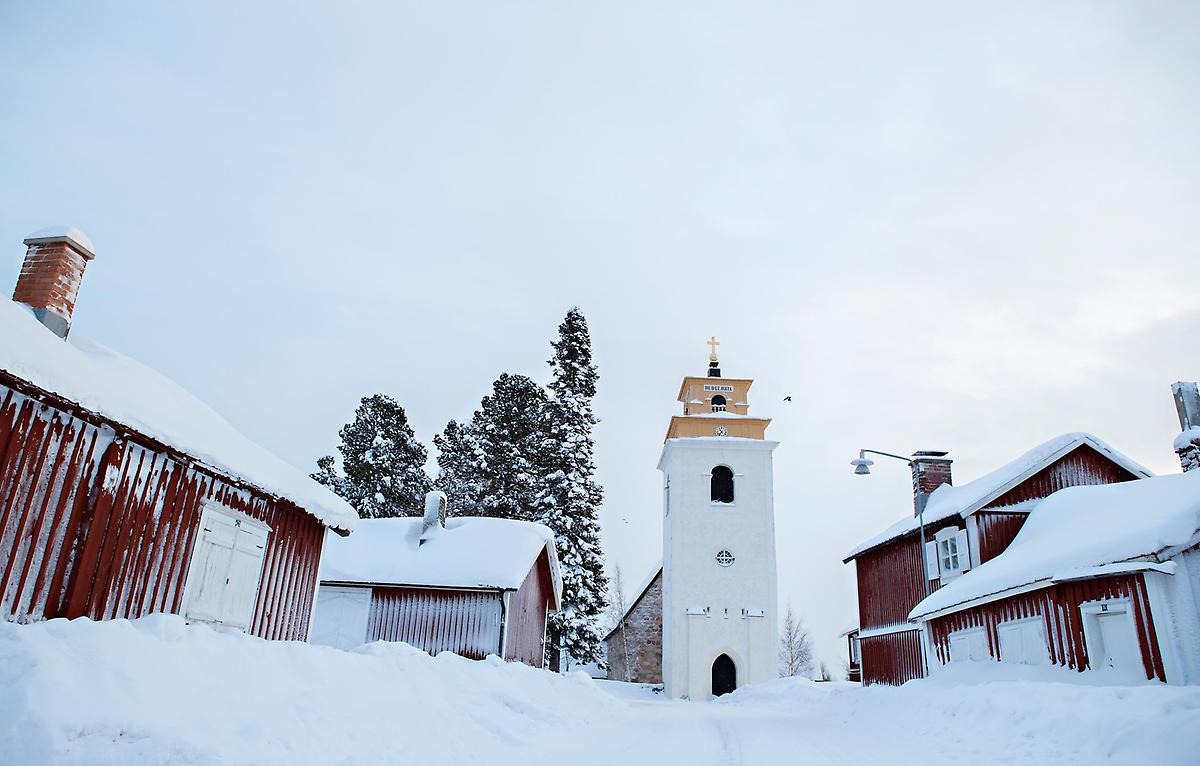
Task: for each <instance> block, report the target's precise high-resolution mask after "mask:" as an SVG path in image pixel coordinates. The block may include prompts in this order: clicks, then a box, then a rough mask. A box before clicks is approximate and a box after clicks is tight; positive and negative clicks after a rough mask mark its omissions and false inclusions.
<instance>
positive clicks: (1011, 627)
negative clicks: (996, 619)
mask: <svg viewBox="0 0 1200 766" xmlns="http://www.w3.org/2000/svg"><path fill="white" fill-rule="evenodd" d="M1030 627H1036V628H1037V636H1038V639H1037V645H1038V646H1040V648H1041V654H1040V655H1038V656H1039V659H1038V661H1037V662H1029V661H1028V660H1029V654H1028V652H1026V651H1025V649H1026V646H1025V639H1026V635H1027V633H1026V631H1027V629H1028V628H1030ZM1010 632H1015V633H1016V635H1017V637H1019V638H1020V640H1021V647H1022V651H1021V658H1020V660H1019V661H1018V660H1016V659H1013V658H1009V657H1006V656H1005V653H1004V636H1005V634H1006V633H1010ZM996 650H997V652H998V653H999V655H1000V657H999V659H1000V661H1001V662H1008V663H1015V664H1018V665H1049V664H1050V647H1049V645H1048V644H1047V643H1046V621H1045V620H1044V619H1043V618H1042V617H1041V616H1036V617H1022V618H1020V619H1017V620H1005V621H1004V622H1000V623H997V624H996Z"/></svg>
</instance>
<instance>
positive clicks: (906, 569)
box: [845, 433, 1150, 684]
mask: <svg viewBox="0 0 1200 766" xmlns="http://www.w3.org/2000/svg"><path fill="white" fill-rule="evenodd" d="M950 464H951V461H950V459H949V458H947V457H946V453H944V452H918V453H916V454H915V455H914V456H913V458H912V462H911V467H912V472H913V490H914V508H915V509H916V508H920V506H921V501H922V500H925V501H926V502H925V509H924V514H923V519H924V527H925V537H924V539H921V538H920V535H919V527H920V518H919V517H918V516H917V515H916V514H915V513H914V514H912V515H910V516H906V517H905V518H903V519H901V520H900V521H898V522H897V523H895V524H893V525H892V526H891V527H889V528H887V529H886V530H884V531H883V532H882V533H880V534H879V535H877V536H875V537H873V538H871V539H870V540H867V541H865V542H863V543H862V544H860V545H859V546H858V547H856V548H855V549H854V550H853V551H851V552H850V553H849V554H848V555H847V557H846V558H845V561H846V562H850V561H853V562H854V563H855V568H856V574H857V579H858V612H859V633H858V641H857V646H858V651H859V657H858V658H857V659H859V660H860V662H861V668H862V680H863V683H865V684H873V683H886V684H901V683H904V682H905V681H908V680H910V679H913V678H920V677H923V676H924V675H925V674H926V672H927V667H928V665H927V660H928V658H927V651H926V646H925V642H924V641H923V640H922V636H921V630H920V625H918V624H916V623H913V622H910V620H909V613H910V612H911V611H912V610H913V608H914V607H915V606H916V605H917V603H918V602H920V601H921V600H922V599H923V598H924V597H925V594H926V590H927V589H928V591H929V592H933V591H936V590H937V589H938V588H940V587H941V586H942V585H944V584H946V583H949V582H950V581H952V580H954V579H955V578H957V577H959V576H962V575H964V573H968V572H969V571H970V570H971V569H974V568H977V567H979V566H980V565H982V564H983V563H985V562H987V561H989V560H991V559H993V558H995V557H996V556H998V555H1000V554H1001V553H1002V552H1003V551H1004V549H1005V548H1007V547H1008V545H1009V543H1011V542H1012V540H1013V538H1014V537H1016V535H1017V532H1018V531H1019V530H1020V529H1021V526H1022V525H1023V524H1024V523H1025V520H1026V518H1027V517H1028V515H1029V512H1030V511H1031V510H1032V509H1033V507H1034V506H1035V505H1036V504H1037V502H1038V501H1039V500H1041V499H1042V498H1045V497H1047V496H1049V495H1050V494H1051V493H1053V492H1055V491H1057V490H1060V489H1063V488H1065V487H1070V486H1077V485H1088V484H1112V483H1116V482H1123V481H1130V480H1134V479H1141V478H1145V477H1147V476H1149V475H1150V472H1149V471H1147V470H1146V469H1145V468H1143V467H1142V466H1140V465H1138V464H1137V463H1135V462H1134V461H1132V460H1130V459H1129V458H1127V457H1126V456H1125V455H1123V454H1121V453H1120V452H1118V451H1116V450H1114V449H1113V448H1112V447H1110V446H1108V445H1107V444H1105V443H1104V442H1102V441H1101V440H1099V439H1097V438H1096V437H1094V436H1091V435H1090V434H1083V433H1072V434H1065V435H1063V436H1059V437H1057V438H1055V439H1051V440H1050V441H1048V442H1046V443H1044V444H1041V445H1039V446H1037V447H1035V448H1034V449H1032V450H1030V451H1029V452H1027V453H1026V454H1024V455H1022V456H1021V457H1019V458H1017V459H1016V460H1014V461H1012V462H1011V463H1008V464H1007V465H1005V466H1002V467H1001V468H999V469H997V470H995V471H993V472H991V473H989V474H987V475H986V476H983V477H981V478H979V479H976V480H975V481H972V482H970V483H969V484H964V485H962V486H958V487H955V486H952V484H951V472H950Z"/></svg>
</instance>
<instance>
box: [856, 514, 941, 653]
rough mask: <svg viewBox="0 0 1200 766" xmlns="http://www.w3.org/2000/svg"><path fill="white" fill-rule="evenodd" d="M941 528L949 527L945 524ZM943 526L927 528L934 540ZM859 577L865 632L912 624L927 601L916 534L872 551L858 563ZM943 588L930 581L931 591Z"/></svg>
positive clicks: (860, 609)
mask: <svg viewBox="0 0 1200 766" xmlns="http://www.w3.org/2000/svg"><path fill="white" fill-rule="evenodd" d="M941 526H946V525H945V524H943V525H941ZM938 528H939V527H932V526H930V527H926V528H925V536H926V539H927V540H932V539H933V536H934V534H935V533H936V531H937V529H938ZM854 564H855V572H856V574H857V576H858V612H859V614H858V618H859V623H858V624H859V626H860V627H861V629H862V630H869V629H871V628H883V627H890V626H892V625H902V624H904V623H907V622H908V613H909V612H911V611H912V609H913V607H914V606H916V605H917V604H918V603H919V602H920V601H921V599H923V598H925V587H924V585H922V583H923V582H924V581H925V566H924V563H923V559H922V558H921V547H920V545H919V544H918V542H917V536H916V535H915V534H913V535H909V536H908V537H906V538H904V539H902V540H897V541H896V542H894V543H889V544H888V545H885V546H883V547H881V548H876V549H875V550H873V551H868V552H867V553H864V554H862V555H861V556H859V557H858V558H856V559H855V560H854ZM939 587H941V583H940V582H939V581H938V580H931V581H930V582H929V592H930V593H932V592H933V591H935V590H937V589H938V588H939Z"/></svg>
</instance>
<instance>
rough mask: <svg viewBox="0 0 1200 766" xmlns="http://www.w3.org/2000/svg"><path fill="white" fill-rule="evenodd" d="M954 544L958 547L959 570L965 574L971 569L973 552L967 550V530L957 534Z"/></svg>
mask: <svg viewBox="0 0 1200 766" xmlns="http://www.w3.org/2000/svg"><path fill="white" fill-rule="evenodd" d="M954 542H955V544H956V545H957V546H958V568H959V570H960V571H963V572H965V571H967V570H968V569H970V568H971V552H970V551H969V550H967V530H965V529H962V530H959V531H958V532H956V533H955V535H954Z"/></svg>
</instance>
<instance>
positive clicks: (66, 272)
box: [13, 226, 96, 338]
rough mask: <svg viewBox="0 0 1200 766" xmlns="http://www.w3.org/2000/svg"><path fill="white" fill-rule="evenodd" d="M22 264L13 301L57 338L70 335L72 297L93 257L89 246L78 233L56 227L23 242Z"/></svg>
mask: <svg viewBox="0 0 1200 766" xmlns="http://www.w3.org/2000/svg"><path fill="white" fill-rule="evenodd" d="M24 244H25V246H26V247H28V248H29V249H28V250H26V251H25V263H24V265H22V266H21V275H20V276H19V277H17V287H16V289H15V290H13V300H14V301H16V302H17V303H24V304H25V305H26V306H28V307H29V308H31V309H33V315H34V316H35V317H37V318H38V321H40V322H41V323H42V324H44V325H46V327H48V328H50V330H51V331H52V332H54V334H55V335H57V336H58V337H60V338H65V337H67V333H69V332H70V331H71V316H72V315H73V314H74V313H75V297H76V296H77V295H78V294H79V283H80V282H82V281H83V271H84V269H86V268H87V265H88V261H90V260H92V259H93V258H95V257H96V253H95V251H94V250H92V242H91V240H89V239H88V238H87V235H86V234H84V233H83V232H81V231H80V230H79V229H76V228H73V227H69V226H55V227H52V228H49V229H42V230H41V231H36V232H34V233H33V234H30V235H29V236H28V237H26V238H25V241H24Z"/></svg>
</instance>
